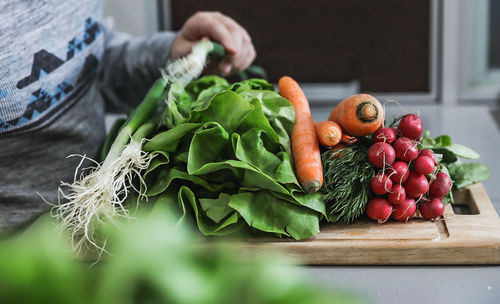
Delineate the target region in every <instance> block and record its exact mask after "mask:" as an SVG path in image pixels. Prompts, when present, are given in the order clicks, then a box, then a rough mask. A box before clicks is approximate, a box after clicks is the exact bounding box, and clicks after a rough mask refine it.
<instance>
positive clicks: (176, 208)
mask: <svg viewBox="0 0 500 304" xmlns="http://www.w3.org/2000/svg"><path fill="white" fill-rule="evenodd" d="M167 104H168V107H167V109H166V113H164V114H163V117H165V119H166V123H165V124H164V125H165V126H167V127H166V128H161V129H160V130H158V132H157V134H155V135H154V136H153V137H152V139H151V140H150V141H149V142H147V143H146V144H145V145H144V150H145V151H148V152H151V153H154V154H155V155H156V157H155V159H154V160H153V162H151V165H150V167H149V168H148V170H146V172H145V173H144V175H143V178H144V180H145V183H146V187H147V192H146V194H147V196H148V197H149V198H151V200H152V201H155V207H154V208H153V212H156V211H158V210H163V212H165V210H167V211H168V212H169V213H170V214H175V215H176V216H177V217H178V220H179V222H185V221H190V219H191V221H193V222H195V223H196V225H197V226H198V228H199V230H200V232H201V233H203V234H205V235H220V234H229V233H233V232H235V231H238V230H240V229H241V228H242V227H245V226H246V227H248V228H249V227H251V229H257V230H259V231H262V232H268V233H272V234H274V235H276V234H278V235H283V236H291V237H293V238H295V239H303V238H307V237H310V236H312V235H314V234H316V233H317V232H319V221H320V219H321V218H322V217H323V216H325V215H326V211H325V205H324V202H323V201H322V199H321V196H320V195H319V194H306V193H305V192H304V191H303V190H302V188H301V187H300V184H299V183H298V181H297V178H296V176H295V173H294V170H293V165H292V161H291V160H292V155H291V149H290V135H289V134H290V133H291V130H292V128H293V124H294V120H295V112H294V109H293V106H292V105H291V104H290V102H289V101H288V100H286V99H284V98H282V97H281V96H280V95H279V94H278V93H276V92H275V91H274V89H273V87H272V85H271V84H269V83H268V82H267V81H265V80H262V79H250V80H246V81H242V82H238V83H234V84H232V85H229V84H228V83H227V82H226V81H225V80H224V79H223V78H220V77H217V76H206V77H203V78H200V79H199V80H196V81H193V82H192V83H190V84H188V85H187V86H186V88H185V90H179V88H178V87H176V88H174V89H173V90H171V91H170V92H169V94H168V100H167ZM155 210H156V211H155ZM251 229H250V230H251Z"/></svg>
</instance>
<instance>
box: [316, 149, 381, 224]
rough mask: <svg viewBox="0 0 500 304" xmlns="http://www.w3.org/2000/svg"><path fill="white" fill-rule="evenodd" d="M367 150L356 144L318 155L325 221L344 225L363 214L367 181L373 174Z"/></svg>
mask: <svg viewBox="0 0 500 304" xmlns="http://www.w3.org/2000/svg"><path fill="white" fill-rule="evenodd" d="M367 152H368V148H367V147H366V145H365V144H364V143H358V144H355V145H353V146H350V147H347V148H345V149H341V150H330V151H327V152H324V153H323V154H322V162H323V172H324V183H323V187H322V193H323V199H324V201H325V202H326V207H327V212H328V220H329V221H331V222H341V223H345V224H348V223H351V222H353V221H354V220H356V219H357V218H359V217H360V216H361V215H362V214H363V213H365V207H366V204H367V203H368V200H370V198H371V197H372V194H371V191H370V180H371V179H372V177H373V176H375V168H374V167H373V166H372V165H371V164H370V163H369V162H368V154H367Z"/></svg>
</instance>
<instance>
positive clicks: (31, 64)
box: [0, 0, 175, 232]
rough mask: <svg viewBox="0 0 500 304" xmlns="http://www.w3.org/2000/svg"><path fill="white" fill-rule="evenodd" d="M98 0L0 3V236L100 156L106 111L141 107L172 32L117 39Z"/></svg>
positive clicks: (31, 214)
mask: <svg viewBox="0 0 500 304" xmlns="http://www.w3.org/2000/svg"><path fill="white" fill-rule="evenodd" d="M110 25H111V24H110V22H109V20H104V19H103V18H102V3H101V0H88V1H76V0H67V1H60V0H2V1H1V2H0V232H5V231H9V230H12V229H14V228H15V227H19V226H22V225H24V224H26V223H29V222H30V221H31V220H32V219H33V218H35V217H36V216H37V215H39V214H40V213H42V212H43V211H45V210H47V209H49V208H50V205H48V204H47V203H45V202H44V201H43V200H42V199H41V197H40V196H43V197H44V198H45V199H46V200H47V201H50V202H57V188H58V186H59V184H60V181H61V180H64V181H67V182H71V181H72V180H73V173H74V170H75V168H76V165H77V164H78V162H79V161H80V160H79V159H77V158H66V157H67V156H68V155H70V154H75V153H78V154H86V155H87V156H90V157H96V156H97V154H98V152H99V149H100V146H101V144H102V141H103V139H104V136H105V130H104V114H105V112H106V111H113V112H117V111H122V112H126V111H128V110H130V108H131V107H132V106H134V105H135V104H137V103H138V102H140V100H141V98H142V97H143V95H144V94H145V92H146V91H147V89H148V87H149V86H150V85H151V84H152V83H153V81H154V80H155V79H156V78H158V77H159V72H158V68H159V67H160V66H163V65H164V63H165V62H166V59H167V57H168V53H169V49H170V45H171V43H172V40H173V39H174V36H175V35H174V33H159V34H156V35H154V36H152V37H149V38H145V39H138V38H135V39H132V38H124V37H123V35H122V36H119V35H114V34H113V33H112V31H111V26H110Z"/></svg>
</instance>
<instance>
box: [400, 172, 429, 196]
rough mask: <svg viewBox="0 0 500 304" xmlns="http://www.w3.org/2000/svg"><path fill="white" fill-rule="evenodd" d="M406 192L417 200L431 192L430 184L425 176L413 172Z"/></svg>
mask: <svg viewBox="0 0 500 304" xmlns="http://www.w3.org/2000/svg"><path fill="white" fill-rule="evenodd" d="M405 190H406V194H409V195H410V196H411V197H414V198H417V197H420V196H421V195H424V194H425V193H427V190H429V182H428V181H427V178H426V177H425V175H423V174H420V173H418V172H416V171H413V170H411V172H410V176H409V177H408V179H407V180H406V183H405Z"/></svg>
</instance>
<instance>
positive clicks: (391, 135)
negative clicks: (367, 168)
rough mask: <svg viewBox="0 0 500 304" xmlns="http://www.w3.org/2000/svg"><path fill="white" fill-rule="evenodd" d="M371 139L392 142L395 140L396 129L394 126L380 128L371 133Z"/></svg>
mask: <svg viewBox="0 0 500 304" xmlns="http://www.w3.org/2000/svg"><path fill="white" fill-rule="evenodd" d="M373 140H374V141H375V142H385V143H388V144H392V143H393V142H394V141H395V140H396V130H395V129H394V128H380V129H378V130H377V131H375V133H374V134H373Z"/></svg>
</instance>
